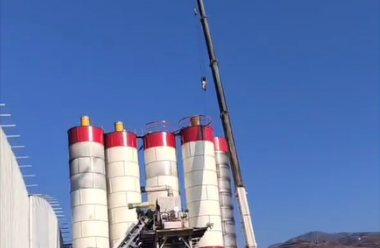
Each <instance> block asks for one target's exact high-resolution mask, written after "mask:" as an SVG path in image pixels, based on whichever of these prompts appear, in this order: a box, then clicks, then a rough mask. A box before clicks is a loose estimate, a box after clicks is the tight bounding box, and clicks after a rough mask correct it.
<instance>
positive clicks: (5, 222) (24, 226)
mask: <svg viewBox="0 0 380 248" xmlns="http://www.w3.org/2000/svg"><path fill="white" fill-rule="evenodd" d="M0 247H1V248H3V247H4V248H6V247H7V248H11V247H29V199H28V192H27V190H26V188H25V184H24V180H23V177H22V174H21V172H20V169H19V168H18V164H17V161H16V159H15V156H14V154H13V152H12V149H11V147H10V145H9V143H8V141H7V139H6V137H5V134H4V132H3V130H2V129H1V128H0Z"/></svg>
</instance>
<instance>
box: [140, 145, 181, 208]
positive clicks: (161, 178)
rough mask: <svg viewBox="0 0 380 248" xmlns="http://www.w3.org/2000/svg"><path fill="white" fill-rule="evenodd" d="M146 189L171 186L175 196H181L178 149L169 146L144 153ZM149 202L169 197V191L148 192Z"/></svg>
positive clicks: (149, 149) (150, 149) (151, 149)
mask: <svg viewBox="0 0 380 248" xmlns="http://www.w3.org/2000/svg"><path fill="white" fill-rule="evenodd" d="M144 159H145V176H146V187H147V188H148V187H156V186H164V185H167V186H170V187H171V188H172V189H173V195H174V196H178V195H179V179H178V169H177V154H176V149H175V148H173V147H169V146H158V147H152V148H148V149H146V150H145V151H144ZM147 196H148V201H150V202H155V201H156V199H157V198H158V197H166V196H168V192H167V191H160V192H148V193H147Z"/></svg>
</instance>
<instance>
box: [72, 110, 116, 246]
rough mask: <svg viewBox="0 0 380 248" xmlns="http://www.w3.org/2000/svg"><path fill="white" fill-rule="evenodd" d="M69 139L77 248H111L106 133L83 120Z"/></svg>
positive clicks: (87, 120)
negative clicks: (104, 139)
mask: <svg viewBox="0 0 380 248" xmlns="http://www.w3.org/2000/svg"><path fill="white" fill-rule="evenodd" d="M68 136H69V156H70V181H71V212H72V235H73V248H88V247H94V248H109V229H108V208H107V189H106V175H105V174H106V173H105V162H104V144H103V129H101V128H99V127H93V126H91V125H90V121H89V118H88V117H82V123H81V126H78V127H73V128H71V129H70V130H69V131H68Z"/></svg>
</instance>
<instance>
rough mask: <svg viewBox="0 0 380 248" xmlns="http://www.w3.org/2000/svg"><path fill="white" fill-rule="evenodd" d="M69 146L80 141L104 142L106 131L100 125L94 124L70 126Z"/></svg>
mask: <svg viewBox="0 0 380 248" xmlns="http://www.w3.org/2000/svg"><path fill="white" fill-rule="evenodd" d="M67 133H68V136H69V146H71V145H72V144H75V143H78V142H88V141H92V142H97V143H100V144H103V143H104V139H103V134H104V131H103V129H101V128H100V127H92V126H79V127H73V128H70V129H69V130H68V131H67Z"/></svg>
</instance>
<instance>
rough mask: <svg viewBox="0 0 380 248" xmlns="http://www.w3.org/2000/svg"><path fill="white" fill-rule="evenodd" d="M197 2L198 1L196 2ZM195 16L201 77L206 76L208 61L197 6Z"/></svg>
mask: <svg viewBox="0 0 380 248" xmlns="http://www.w3.org/2000/svg"><path fill="white" fill-rule="evenodd" d="M195 4H196V3H195ZM194 16H195V18H196V23H195V29H196V30H195V31H196V39H197V45H198V57H199V73H200V74H201V75H200V77H199V78H202V77H204V76H206V68H207V65H206V62H205V57H204V56H203V54H205V53H204V51H205V47H204V40H203V38H202V27H201V26H200V24H199V20H198V18H199V14H198V10H197V8H196V7H195V8H194Z"/></svg>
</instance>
